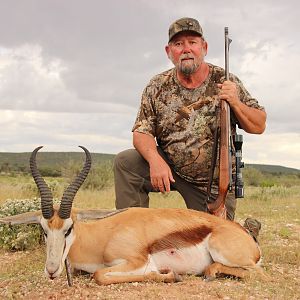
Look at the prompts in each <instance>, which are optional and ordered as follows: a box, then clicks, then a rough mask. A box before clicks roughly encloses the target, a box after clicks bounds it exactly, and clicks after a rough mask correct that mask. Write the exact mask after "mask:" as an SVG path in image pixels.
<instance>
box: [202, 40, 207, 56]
mask: <svg viewBox="0 0 300 300" xmlns="http://www.w3.org/2000/svg"><path fill="white" fill-rule="evenodd" d="M207 49H208V45H207V42H206V41H203V46H202V54H203V56H206V55H207Z"/></svg>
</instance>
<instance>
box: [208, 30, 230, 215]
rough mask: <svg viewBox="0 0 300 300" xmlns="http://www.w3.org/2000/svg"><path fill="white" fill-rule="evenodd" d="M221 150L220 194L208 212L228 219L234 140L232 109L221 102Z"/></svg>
mask: <svg viewBox="0 0 300 300" xmlns="http://www.w3.org/2000/svg"><path fill="white" fill-rule="evenodd" d="M224 31H225V80H229V44H230V43H231V39H229V37H228V27H225V30H224ZM220 131H221V132H220V148H219V154H220V155H219V192H218V197H217V199H216V200H215V201H214V202H213V203H208V205H207V206H208V210H209V211H210V212H211V213H212V214H214V215H216V216H219V217H222V218H224V219H226V207H225V199H226V195H227V192H228V191H231V190H232V159H231V157H232V147H231V145H232V143H231V141H232V138H231V125H230V107H229V104H228V103H227V102H226V101H225V100H222V101H221V110H220Z"/></svg>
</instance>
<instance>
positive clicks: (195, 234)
mask: <svg viewBox="0 0 300 300" xmlns="http://www.w3.org/2000/svg"><path fill="white" fill-rule="evenodd" d="M40 148H41V147H38V148H36V149H35V150H34V151H33V153H32V155H31V158H30V167H31V172H32V175H33V178H34V180H35V182H36V184H37V186H38V189H39V192H40V195H41V212H33V213H27V214H22V215H18V216H12V217H7V218H2V219H0V222H2V223H8V224H21V223H40V224H41V226H42V228H43V230H44V233H45V238H46V247H47V252H46V253H47V258H46V264H45V273H46V275H47V276H48V277H49V278H51V279H54V278H56V277H58V276H59V275H60V274H61V272H62V270H63V267H64V262H65V259H66V258H67V257H68V259H69V261H70V264H71V267H72V269H73V270H83V271H86V272H89V273H93V274H94V278H95V280H96V282H97V283H98V284H105V285H106V284H112V283H121V282H140V281H146V280H154V281H164V282H175V281H178V280H179V279H180V277H179V275H178V274H204V275H205V277H206V278H208V279H212V278H215V277H216V276H217V275H218V274H227V275H233V276H237V277H241V278H244V277H245V276H247V275H248V274H249V272H250V271H251V270H255V269H258V270H259V267H258V264H259V261H260V258H261V253H260V249H259V247H258V245H257V243H256V242H255V241H254V240H253V238H252V237H251V236H250V235H249V234H248V233H247V232H246V231H245V230H244V229H243V227H242V226H240V225H239V224H237V223H234V222H231V221H228V220H224V219H221V218H218V217H215V216H213V215H209V214H207V213H204V212H199V211H194V210H189V209H159V208H157V209H151V208H129V209H125V210H122V211H116V210H112V211H109V210H100V211H99V210H97V211H96V210H95V211H94V210H89V211H86V210H77V209H75V208H74V209H72V202H73V199H74V197H75V194H76V193H77V191H78V189H79V187H80V186H81V185H82V183H83V181H84V180H85V178H86V176H87V174H88V172H89V169H90V167H91V155H90V153H89V151H88V150H87V149H85V148H84V147H81V148H82V149H83V150H84V151H85V154H86V161H85V165H84V167H83V169H82V170H81V172H80V174H79V175H78V176H77V177H76V179H75V180H74V181H73V183H71V184H70V186H69V187H68V188H67V189H66V190H65V192H64V194H63V196H62V200H61V204H60V207H59V208H58V209H56V208H54V207H53V196H52V193H51V191H50V189H49V187H48V186H47V184H46V183H45V181H44V179H43V178H42V176H41V175H40V173H39V171H38V169H37V165H36V154H37V151H38V150H39V149H40ZM99 218H101V219H99ZM82 219H98V220H94V221H89V222H83V221H80V220H82Z"/></svg>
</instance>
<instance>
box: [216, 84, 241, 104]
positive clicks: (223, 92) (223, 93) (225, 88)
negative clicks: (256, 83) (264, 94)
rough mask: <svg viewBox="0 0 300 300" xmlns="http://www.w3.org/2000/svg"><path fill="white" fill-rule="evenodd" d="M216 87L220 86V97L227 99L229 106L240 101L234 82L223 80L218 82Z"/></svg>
mask: <svg viewBox="0 0 300 300" xmlns="http://www.w3.org/2000/svg"><path fill="white" fill-rule="evenodd" d="M218 87H219V88H220V92H219V97H220V99H222V100H225V101H227V102H228V104H229V105H230V107H231V108H234V107H235V106H237V105H238V104H239V103H240V99H239V95H238V89H237V86H236V84H235V83H234V82H232V81H224V83H220V84H218Z"/></svg>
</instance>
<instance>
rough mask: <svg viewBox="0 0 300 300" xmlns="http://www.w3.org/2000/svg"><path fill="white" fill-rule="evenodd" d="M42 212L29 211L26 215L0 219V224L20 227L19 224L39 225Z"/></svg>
mask: <svg viewBox="0 0 300 300" xmlns="http://www.w3.org/2000/svg"><path fill="white" fill-rule="evenodd" d="M41 217H42V212H41V211H40V210H39V211H30V212H27V213H23V214H19V215H14V216H8V217H3V218H0V224H8V225H20V224H40V223H41Z"/></svg>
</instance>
